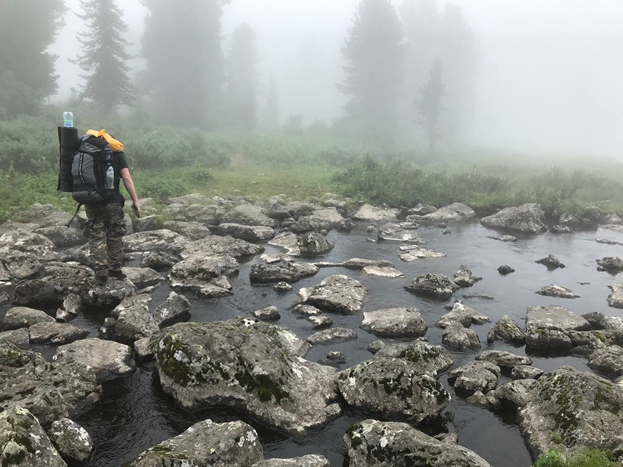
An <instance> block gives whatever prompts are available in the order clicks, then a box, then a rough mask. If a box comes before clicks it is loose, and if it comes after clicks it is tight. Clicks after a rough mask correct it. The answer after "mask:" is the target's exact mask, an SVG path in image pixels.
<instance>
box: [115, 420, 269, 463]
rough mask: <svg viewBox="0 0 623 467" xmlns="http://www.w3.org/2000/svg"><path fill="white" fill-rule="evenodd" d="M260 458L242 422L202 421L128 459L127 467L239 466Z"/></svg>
mask: <svg viewBox="0 0 623 467" xmlns="http://www.w3.org/2000/svg"><path fill="white" fill-rule="evenodd" d="M263 459H264V454H263V451H262V446H261V445H260V442H259V439H258V436H257V433H256V431H255V430H254V429H253V428H252V427H251V426H249V425H247V424H246V423H244V422H240V421H236V422H229V423H214V422H212V420H205V421H202V422H199V423H197V424H195V425H193V426H191V427H190V428H189V429H188V430H186V431H185V432H184V433H182V434H181V435H179V436H176V437H175V438H171V439H169V440H166V441H163V442H162V443H160V444H158V445H156V446H154V447H153V448H151V449H149V450H147V451H145V452H144V453H142V454H140V455H138V456H137V457H135V458H134V459H132V460H130V461H129V462H128V463H127V464H124V465H125V466H127V467H153V466H157V465H163V466H164V465H167V466H180V467H181V466H200V465H202V466H203V465H205V466H215V467H226V466H240V467H251V466H253V465H257V464H256V463H257V462H259V461H262V460H263Z"/></svg>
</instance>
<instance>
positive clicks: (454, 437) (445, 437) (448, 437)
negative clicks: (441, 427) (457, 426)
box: [434, 433, 459, 444]
mask: <svg viewBox="0 0 623 467" xmlns="http://www.w3.org/2000/svg"><path fill="white" fill-rule="evenodd" d="M434 438H435V439H436V440H438V441H441V442H442V443H448V444H457V443H458V442H459V435H458V434H457V433H440V434H438V435H436V436H434Z"/></svg>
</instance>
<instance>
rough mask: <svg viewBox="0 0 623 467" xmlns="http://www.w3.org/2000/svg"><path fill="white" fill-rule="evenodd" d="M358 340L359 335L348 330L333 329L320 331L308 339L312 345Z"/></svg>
mask: <svg viewBox="0 0 623 467" xmlns="http://www.w3.org/2000/svg"><path fill="white" fill-rule="evenodd" d="M354 340H357V333H356V332H355V331H353V330H352V329H348V328H331V329H324V330H322V331H318V332H317V333H315V334H312V335H311V336H309V337H308V338H307V342H309V343H310V344H311V345H329V344H337V343H340V342H349V341H354Z"/></svg>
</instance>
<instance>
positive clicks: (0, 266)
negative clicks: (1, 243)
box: [0, 251, 43, 281]
mask: <svg viewBox="0 0 623 467" xmlns="http://www.w3.org/2000/svg"><path fill="white" fill-rule="evenodd" d="M42 267H43V265H42V264H41V263H40V262H39V258H37V255H36V254H34V253H22V252H21V251H10V252H7V253H2V252H0V280H1V281H9V280H11V279H18V280H19V279H27V278H29V277H32V276H34V275H35V274H37V273H38V272H39V271H41V268H42Z"/></svg>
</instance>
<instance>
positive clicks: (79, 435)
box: [48, 418, 93, 462]
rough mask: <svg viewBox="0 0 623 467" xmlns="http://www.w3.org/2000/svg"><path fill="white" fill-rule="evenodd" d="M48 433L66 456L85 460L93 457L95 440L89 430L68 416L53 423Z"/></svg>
mask: <svg viewBox="0 0 623 467" xmlns="http://www.w3.org/2000/svg"><path fill="white" fill-rule="evenodd" d="M48 434H49V436H50V441H52V444H54V446H56V448H57V449H58V452H59V453H60V454H61V455H62V456H63V457H64V458H66V459H70V460H72V461H74V462H84V461H86V460H87V459H88V458H89V457H91V452H92V451H93V440H92V439H91V436H90V435H89V433H88V432H87V430H85V429H84V428H82V427H81V426H80V425H78V424H77V423H76V422H74V421H72V420H70V419H68V418H62V419H60V420H57V421H55V422H54V423H52V426H51V428H50V430H49V431H48Z"/></svg>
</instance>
